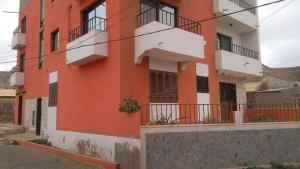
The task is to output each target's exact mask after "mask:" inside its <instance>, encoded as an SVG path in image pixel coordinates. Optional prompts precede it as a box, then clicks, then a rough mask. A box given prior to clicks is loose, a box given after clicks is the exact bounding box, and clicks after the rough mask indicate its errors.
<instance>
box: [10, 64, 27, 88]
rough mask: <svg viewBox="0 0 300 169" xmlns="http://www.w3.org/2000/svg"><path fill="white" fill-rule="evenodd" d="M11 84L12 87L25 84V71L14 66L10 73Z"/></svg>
mask: <svg viewBox="0 0 300 169" xmlns="http://www.w3.org/2000/svg"><path fill="white" fill-rule="evenodd" d="M10 86H11V87H21V86H24V73H23V72H18V71H17V69H16V68H13V69H12V70H11V75H10Z"/></svg>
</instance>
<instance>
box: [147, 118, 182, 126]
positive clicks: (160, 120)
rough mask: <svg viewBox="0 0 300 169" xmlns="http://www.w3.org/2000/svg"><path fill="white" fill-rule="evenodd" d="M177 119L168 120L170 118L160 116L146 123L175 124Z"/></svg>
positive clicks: (155, 124)
mask: <svg viewBox="0 0 300 169" xmlns="http://www.w3.org/2000/svg"><path fill="white" fill-rule="evenodd" d="M178 120H179V119H175V120H170V118H165V117H161V118H160V119H157V120H153V121H150V122H149V123H148V125H149V126H157V125H175V124H177V121H178Z"/></svg>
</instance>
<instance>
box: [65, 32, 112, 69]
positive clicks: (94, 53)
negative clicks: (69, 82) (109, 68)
mask: <svg viewBox="0 0 300 169" xmlns="http://www.w3.org/2000/svg"><path fill="white" fill-rule="evenodd" d="M107 41H108V33H107V32H102V31H99V30H93V31H91V32H89V33H87V34H85V35H83V36H81V37H80V38H78V39H76V40H74V41H73V42H70V43H68V44H67V47H66V48H67V50H68V51H67V58H66V63H67V64H70V65H79V66H80V65H84V64H87V63H90V62H94V61H96V60H99V59H102V58H106V57H107V56H108V43H102V44H98V45H91V46H84V45H89V44H95V43H101V42H107ZM80 46H84V47H81V48H76V47H80ZM71 49H72V50H71Z"/></svg>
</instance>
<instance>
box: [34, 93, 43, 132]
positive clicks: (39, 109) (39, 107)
mask: <svg viewBox="0 0 300 169" xmlns="http://www.w3.org/2000/svg"><path fill="white" fill-rule="evenodd" d="M41 121H42V99H41V98H38V99H37V104H36V126H35V127H36V135H38V136H39V135H41Z"/></svg>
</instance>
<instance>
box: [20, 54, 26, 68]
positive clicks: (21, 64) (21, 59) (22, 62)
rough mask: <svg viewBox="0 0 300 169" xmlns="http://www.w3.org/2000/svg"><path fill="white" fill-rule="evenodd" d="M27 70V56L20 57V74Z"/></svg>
mask: <svg viewBox="0 0 300 169" xmlns="http://www.w3.org/2000/svg"><path fill="white" fill-rule="evenodd" d="M24 70H25V54H22V55H21V56H20V72H24Z"/></svg>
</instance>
